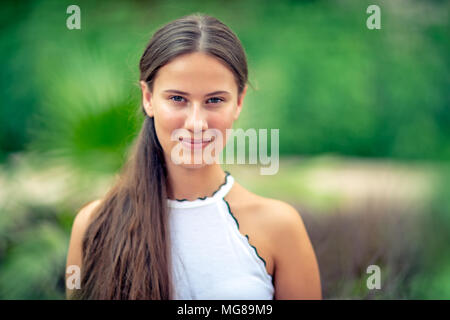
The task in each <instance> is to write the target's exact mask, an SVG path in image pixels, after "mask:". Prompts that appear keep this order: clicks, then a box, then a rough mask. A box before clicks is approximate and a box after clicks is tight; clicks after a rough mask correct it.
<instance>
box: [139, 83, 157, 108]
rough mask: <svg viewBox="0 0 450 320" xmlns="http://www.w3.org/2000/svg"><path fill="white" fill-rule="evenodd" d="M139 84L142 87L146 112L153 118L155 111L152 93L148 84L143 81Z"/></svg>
mask: <svg viewBox="0 0 450 320" xmlns="http://www.w3.org/2000/svg"><path fill="white" fill-rule="evenodd" d="M139 84H140V85H141V90H142V104H143V105H144V109H145V112H147V115H148V116H149V117H153V115H154V111H153V106H152V103H151V100H152V93H151V92H150V90H149V89H148V85H147V82H145V81H143V80H141V81H139Z"/></svg>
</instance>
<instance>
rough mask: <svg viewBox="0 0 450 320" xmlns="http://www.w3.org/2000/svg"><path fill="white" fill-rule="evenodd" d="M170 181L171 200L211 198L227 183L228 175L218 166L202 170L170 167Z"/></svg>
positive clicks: (169, 195) (206, 167) (210, 166)
mask: <svg viewBox="0 0 450 320" xmlns="http://www.w3.org/2000/svg"><path fill="white" fill-rule="evenodd" d="M167 169H168V179H169V185H170V186H171V188H169V189H171V190H169V194H168V197H169V199H187V200H188V201H193V200H196V199H198V198H203V197H209V196H211V195H212V194H213V193H214V192H215V191H216V190H217V189H219V187H220V186H221V185H222V184H223V183H224V182H225V177H226V173H225V172H224V171H223V169H222V168H221V167H220V165H218V164H214V165H206V166H204V167H201V168H185V167H182V166H177V165H172V166H168V167H167Z"/></svg>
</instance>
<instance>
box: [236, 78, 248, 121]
mask: <svg viewBox="0 0 450 320" xmlns="http://www.w3.org/2000/svg"><path fill="white" fill-rule="evenodd" d="M246 93H247V85H245V87H244V90H242V93H241V95H240V96H239V97H238V103H237V106H236V111H235V113H234V120H237V119H238V118H239V114H240V113H241V111H242V106H243V104H244V97H245V94H246Z"/></svg>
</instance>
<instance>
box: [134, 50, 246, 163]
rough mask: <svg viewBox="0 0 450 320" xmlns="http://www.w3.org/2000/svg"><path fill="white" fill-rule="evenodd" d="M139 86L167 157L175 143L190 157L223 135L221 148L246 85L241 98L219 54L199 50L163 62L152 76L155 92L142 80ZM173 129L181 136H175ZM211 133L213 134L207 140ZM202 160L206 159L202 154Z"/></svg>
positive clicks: (210, 145) (168, 157)
mask: <svg viewBox="0 0 450 320" xmlns="http://www.w3.org/2000/svg"><path fill="white" fill-rule="evenodd" d="M141 88H142V93H143V103H144V108H145V110H146V112H147V114H148V116H150V117H154V122H155V130H156V134H157V136H158V140H159V142H160V144H161V146H162V148H163V149H164V153H165V156H166V161H168V160H169V159H171V156H172V150H173V148H175V147H176V148H177V149H176V150H183V151H182V152H183V153H184V154H185V155H186V154H191V155H192V157H193V154H194V152H199V151H204V150H205V149H206V148H208V150H211V149H214V148H213V145H212V144H215V143H218V142H219V141H220V140H221V142H222V148H223V147H224V146H225V145H226V140H227V136H226V129H229V128H232V125H233V122H234V121H235V120H236V119H237V118H238V117H239V114H240V112H241V109H242V101H243V99H244V96H245V93H246V89H247V87H245V89H244V91H243V93H242V94H241V96H240V97H239V98H238V86H237V83H236V80H235V77H234V75H233V73H232V71H231V70H230V69H229V68H228V67H227V66H226V65H225V63H222V62H221V60H219V59H218V58H215V57H213V56H211V55H207V54H205V53H200V52H196V53H189V54H184V55H181V56H178V57H177V58H175V59H174V60H172V61H171V62H169V63H168V64H166V65H164V66H163V67H161V68H160V69H159V70H158V72H157V74H156V76H155V79H154V83H153V92H150V91H149V90H148V87H147V85H146V83H145V82H144V81H141ZM179 129H182V130H179ZM211 129H214V130H211ZM216 130H218V131H216ZM174 132H177V136H181V137H183V138H182V140H183V141H180V140H179V139H176V138H175V137H174V136H172V134H173V133H174ZM214 132H220V133H221V135H218V136H217V135H215V134H214ZM205 133H206V134H205ZM211 133H212V135H213V136H215V137H214V138H212V139H213V140H212V141H211V142H209V143H208V141H210V140H211ZM194 134H195V136H194ZM220 138H221V139H220ZM214 139H216V140H214ZM192 142H194V143H192ZM219 145H220V144H219ZM195 150H197V151H195ZM220 151H221V150H220ZM192 159H193V158H192ZM172 160H173V159H172ZM196 164H198V163H196ZM182 165H185V164H182ZM200 165H204V161H203V160H202V162H201V164H200ZM186 166H188V167H192V165H186Z"/></svg>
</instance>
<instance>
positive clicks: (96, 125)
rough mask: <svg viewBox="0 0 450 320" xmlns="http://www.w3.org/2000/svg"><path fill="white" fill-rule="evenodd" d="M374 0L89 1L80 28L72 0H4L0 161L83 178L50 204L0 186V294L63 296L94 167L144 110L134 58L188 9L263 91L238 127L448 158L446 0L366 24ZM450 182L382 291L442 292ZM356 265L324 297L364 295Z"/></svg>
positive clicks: (287, 138)
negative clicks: (32, 157)
mask: <svg viewBox="0 0 450 320" xmlns="http://www.w3.org/2000/svg"><path fill="white" fill-rule="evenodd" d="M372 3H373V1H365V0H364V1H359V0H343V1H325V0H322V1H319V0H316V1H313V0H310V1H292V0H291V1H289V0H282V1H257V0H246V1H237V0H232V1H226V2H225V1H173V0H170V1H136V0H135V1H126V2H125V1H86V0H84V1H78V2H77V4H78V5H79V6H80V8H81V30H68V29H67V27H66V19H67V17H68V14H66V8H67V7H68V6H69V5H71V4H73V3H72V2H70V1H20V2H16V1H6V2H2V10H0V21H1V31H0V61H1V63H2V72H1V75H0V90H1V92H0V95H1V98H2V103H1V105H0V163H3V164H2V167H1V170H0V173H2V174H3V177H9V178H10V179H12V180H14V179H16V178H15V177H16V172H15V170H17V168H16V167H15V164H14V163H15V162H14V154H15V153H28V154H36V155H38V157H39V159H40V160H39V161H40V163H41V165H42V167H44V166H47V167H48V166H51V165H55V164H61V163H62V164H64V165H65V166H67V167H68V168H71V169H73V170H74V171H73V172H74V173H75V172H78V173H79V172H81V173H80V177H81V176H82V175H83V176H84V177H85V178H80V180H75V179H74V180H73V182H72V183H73V184H74V185H76V186H75V187H73V189H72V198H70V197H64V198H60V199H56V200H54V201H52V202H51V203H45V201H40V200H39V201H36V200H30V201H25V199H28V197H27V196H22V195H19V193H20V190H19V189H17V190H13V189H11V190H6V191H8V192H5V190H0V196H2V197H0V199H1V201H2V202H1V203H0V299H15V298H26V299H28V298H40V299H48V298H56V299H58V298H63V297H64V280H63V277H64V274H63V272H62V271H63V269H64V264H65V260H64V259H65V254H66V249H67V245H68V240H69V232H70V227H71V223H72V220H73V210H74V208H75V207H77V206H78V205H79V204H80V202H81V201H85V200H86V199H87V200H92V196H93V195H92V190H91V189H89V187H88V185H89V181H90V180H89V179H95V178H97V177H98V176H99V175H101V174H113V173H115V172H117V170H118V169H119V168H120V167H121V166H122V164H123V162H124V159H125V154H126V151H127V148H128V147H129V145H130V143H131V141H132V140H133V138H134V137H135V134H136V132H137V130H138V128H139V127H140V121H141V118H140V117H138V115H139V112H140V106H139V104H140V90H139V87H138V85H137V84H138V62H139V58H140V56H141V54H142V52H143V50H144V48H145V46H146V44H147V42H148V41H149V39H150V37H151V35H152V34H153V32H154V31H156V29H157V28H159V27H160V26H162V25H163V24H165V23H167V22H168V21H171V20H173V19H175V18H178V17H180V16H182V15H186V14H190V13H193V12H202V13H206V14H210V15H213V16H216V17H218V18H219V19H221V20H222V21H223V22H224V23H226V24H227V25H229V26H230V27H231V28H232V29H233V30H234V31H235V33H236V34H237V35H238V37H239V38H240V39H241V41H242V43H243V45H244V48H245V50H246V53H247V58H248V64H249V72H250V82H251V84H252V85H253V87H254V88H255V89H256V90H249V91H248V93H247V97H246V100H245V110H244V111H243V112H242V113H241V118H240V119H239V120H238V122H237V123H236V125H235V127H242V128H244V129H245V128H250V127H253V128H279V129H280V152H281V154H282V155H285V156H286V155H299V154H300V155H316V154H322V153H336V154H342V155H356V156H361V157H380V158H397V159H401V160H411V159H428V160H432V161H437V162H441V161H442V160H449V159H450V99H449V90H448V88H449V87H450V73H449V71H450V66H449V54H448V53H449V52H450V44H449V39H450V37H449V33H450V28H449V20H448V12H449V9H450V4H449V2H448V1H425V0H422V1H388V0H386V1H376V3H377V4H379V5H380V7H381V13H382V14H381V23H382V29H381V30H368V29H367V28H366V19H367V17H368V14H366V8H367V6H368V5H369V4H372ZM37 167H38V166H37ZM76 169H77V170H79V171H75V170H76ZM292 170H296V169H292ZM444 172H446V171H445V170H444ZM1 176H2V175H0V178H1ZM286 176H289V173H287V174H286ZM442 176H443V177H447V175H442ZM5 179H6V178H5ZM83 179H85V180H83ZM5 181H10V180H5ZM80 181H84V183H82V182H80ZM86 181H87V182H86ZM447 181H450V179H448V180H447ZM2 182H3V181H2V180H1V179H0V186H1V187H4V186H5V185H6V184H5V183H2ZM279 182H280V185H284V187H286V188H287V189H289V190H290V192H291V191H292V192H297V191H299V192H302V190H299V188H300V189H302V188H303V186H302V184H301V183H295V184H293V183H291V182H289V183H290V184H286V181H284V180H283V177H281V178H280V180H279ZM449 187H450V186H448V184H445V183H444V182H443V183H442V185H441V187H440V188H439V190H440V191H438V195H437V196H436V200H435V202H434V203H435V205H434V207H433V209H431V211H430V212H432V213H431V214H430V215H427V216H426V217H427V219H424V222H423V225H424V229H425V230H428V231H425V233H424V236H426V241H425V240H424V241H423V243H422V244H423V246H424V250H425V251H426V252H427V253H428V255H427V256H423V257H422V256H420V257H421V258H423V260H421V263H422V264H421V265H420V266H418V265H417V264H418V260H414V261H415V262H414V263H412V265H411V270H415V271H414V272H415V273H414V274H415V275H416V278H414V280H411V282H408V284H402V283H401V281H400V280H396V282H395V283H394V284H392V289H391V290H390V291H389V292H382V293H381V294H380V295H377V296H375V298H379V297H387V298H395V296H396V295H397V294H398V295H401V296H402V297H416V298H439V297H444V296H446V297H449V296H450V279H449V274H450V267H449V265H450V263H449V262H450V258H449V257H448V254H442V252H449V250H448V245H447V244H448V243H449V242H448V240H449V239H448V235H449V234H450V232H449V231H450V230H449V229H448V226H450V221H449V217H450V205H448V199H449V197H448V192H447V190H448V189H449ZM13 191H14V192H15V193H14V192H13ZM2 192H3V193H2ZM38 199H40V198H38ZM74 199H75V200H74ZM81 199H84V200H81ZM331 200H332V199H330V201H331ZM77 201H78V202H77ZM331 202H332V201H331ZM75 203H77V204H75ZM444 203H447V205H445V206H444V205H443V204H444ZM441 204H442V205H441ZM427 213H428V212H427ZM330 223H331V225H332V224H333V222H330ZM339 230H341V229H339ZM434 230H439V232H434ZM427 232H430V233H429V234H428V233H427ZM344 233H345V230H344V231H342V232H341V234H344ZM336 235H337V236H338V235H339V234H338V233H337V234H336ZM376 239H378V238H376ZM389 239H391V240H392V241H395V238H394V237H393V238H389ZM374 241H375V240H374ZM384 241H387V240H384ZM378 242H379V243H386V242H383V241H381V240H376V241H375V242H374V243H378ZM398 252H401V250H399V251H398ZM347 254H348V255H350V256H351V255H352V254H354V253H352V252H351V250H349V251H348V252H347ZM399 256H400V254H399ZM411 256H413V254H411ZM409 257H410V256H408V259H409ZM436 257H439V259H440V260H437V258H436ZM421 258H417V259H421ZM370 259H372V258H370ZM370 259H369V258H368V260H367V261H371V260H370ZM389 261H391V260H389V259H387V258H386V259H384V260H383V259H381V260H380V263H382V264H383V263H387V264H389V263H390V262H389ZM408 261H409V260H408ZM365 262H366V260H364V262H360V265H364V263H365ZM405 263H409V262H405ZM400 265H401V263H396V264H391V265H389V266H386V268H387V269H389V268H391V269H392V271H391V273H392V274H396V272H399V271H398V270H399V269H398V268H399V266H400ZM358 268H360V267H358ZM358 268H357V269H356V270H359V271H358V272H356V271H355V273H354V274H355V277H354V278H352V281H347V280H346V279H347V278H340V279H341V280H337V278H336V277H335V278H330V279H334V280H333V281H335V282H334V283H328V284H326V286H325V292H324V297H325V298H326V297H335V298H347V297H363V298H367V297H369V298H370V297H371V296H370V295H369V294H368V293H367V290H366V289H365V287H364V283H365V278H366V277H367V275H365V274H364V272H363V271H361V270H360V269H358ZM408 270H409V269H408ZM411 272H412V271H411ZM411 272H410V271H408V274H407V277H410V276H411ZM18 274H20V277H18V276H17V275H18ZM404 274H405V277H406V273H404ZM343 280H345V282H342V281H343ZM410 283H411V285H410ZM398 295H397V296H398Z"/></svg>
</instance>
